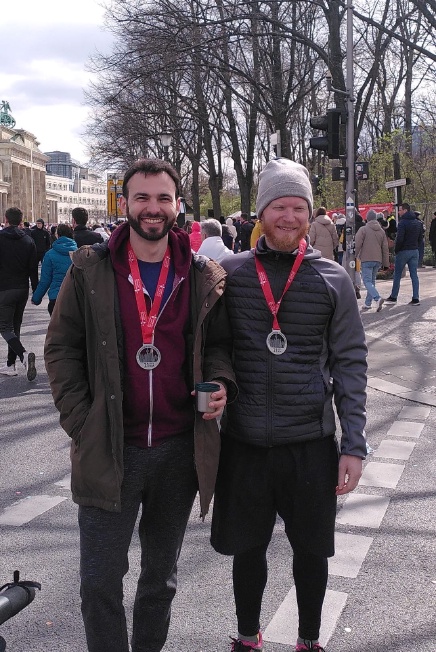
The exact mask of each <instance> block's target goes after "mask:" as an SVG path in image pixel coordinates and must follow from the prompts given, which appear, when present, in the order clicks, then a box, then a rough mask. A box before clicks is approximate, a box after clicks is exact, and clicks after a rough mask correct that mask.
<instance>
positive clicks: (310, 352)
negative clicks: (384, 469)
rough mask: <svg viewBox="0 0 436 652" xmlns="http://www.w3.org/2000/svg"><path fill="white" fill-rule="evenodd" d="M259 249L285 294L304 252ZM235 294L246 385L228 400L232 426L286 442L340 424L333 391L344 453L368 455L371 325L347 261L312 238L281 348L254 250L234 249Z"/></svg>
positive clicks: (286, 310)
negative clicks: (273, 344) (273, 345)
mask: <svg viewBox="0 0 436 652" xmlns="http://www.w3.org/2000/svg"><path fill="white" fill-rule="evenodd" d="M257 254H258V255H259V256H260V259H261V261H262V263H263V265H264V268H265V270H266V272H267V275H268V278H269V281H270V284H271V287H272V291H273V294H274V298H275V300H276V301H277V300H278V299H279V298H280V296H281V293H282V291H283V288H284V286H285V283H286V280H287V278H288V275H289V271H290V268H291V266H292V265H293V263H294V261H295V254H283V253H278V252H275V251H272V250H270V249H268V248H267V247H266V245H265V239H264V237H261V238H260V239H259V242H258V245H257ZM222 266H223V267H224V268H225V270H226V271H227V273H228V277H227V287H226V292H225V299H226V305H227V309H228V312H229V315H230V320H231V325H232V331H233V365H234V370H235V373H236V379H237V384H238V387H239V395H238V398H237V400H236V401H235V402H234V403H233V404H232V405H229V406H228V408H227V419H226V420H225V421H224V422H223V433H224V434H225V436H231V437H234V438H236V439H239V440H242V441H246V442H248V443H251V444H253V445H257V446H277V445H281V444H286V443H289V442H294V441H298V440H299V441H304V440H310V439H318V438H321V437H324V436H330V435H332V434H334V433H335V430H336V425H335V415H334V411H333V404H332V402H333V398H334V400H335V402H336V405H337V411H338V415H339V419H340V423H341V427H342V441H341V450H342V453H345V454H349V455H357V456H359V457H362V458H364V457H365V454H366V451H365V440H364V437H363V433H364V427H365V416H366V413H365V398H366V392H365V389H366V369H367V364H366V355H367V348H366V344H365V335H364V330H363V326H362V322H361V319H360V314H359V311H358V306H357V302H356V297H355V293H354V288H353V285H352V283H351V281H350V278H349V276H348V274H347V272H346V271H345V270H344V269H343V268H342V267H340V266H339V265H338V264H337V263H335V262H333V261H330V260H326V259H324V258H321V256H320V254H319V252H316V251H315V250H314V249H313V248H312V247H311V246H310V245H309V246H308V247H307V251H306V255H305V258H304V260H303V263H302V265H301V267H300V269H299V271H298V273H297V275H296V277H295V279H294V281H293V283H292V285H291V287H290V288H289V290H288V292H287V293H286V295H285V297H284V298H283V301H282V303H281V307H280V310H279V314H278V320H279V324H280V327H281V330H282V331H283V333H284V334H285V335H286V338H287V341H288V346H287V350H286V352H285V353H284V354H283V355H274V354H272V353H271V352H270V351H269V350H268V349H267V346H266V338H267V336H268V334H269V333H270V332H271V329H272V315H271V313H270V311H269V309H268V307H267V304H266V300H265V298H264V295H263V292H262V289H261V287H260V284H259V280H258V277H257V273H256V268H255V260H254V250H251V251H248V252H245V253H242V254H238V255H235V256H229V257H228V258H227V259H226V260H225V261H223V263H222Z"/></svg>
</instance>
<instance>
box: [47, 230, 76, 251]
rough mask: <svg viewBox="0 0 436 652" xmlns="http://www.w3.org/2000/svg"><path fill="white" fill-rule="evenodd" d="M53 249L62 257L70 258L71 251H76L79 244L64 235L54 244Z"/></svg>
mask: <svg viewBox="0 0 436 652" xmlns="http://www.w3.org/2000/svg"><path fill="white" fill-rule="evenodd" d="M52 249H54V250H55V251H56V252H57V253H58V254H61V255H62V256H69V255H70V251H76V249H77V244H76V241H75V240H72V238H67V236H66V235H63V236H61V237H60V238H58V239H57V240H55V241H54V242H53V244H52Z"/></svg>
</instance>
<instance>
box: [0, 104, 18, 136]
mask: <svg viewBox="0 0 436 652" xmlns="http://www.w3.org/2000/svg"><path fill="white" fill-rule="evenodd" d="M0 125H3V126H4V127H9V128H10V129H13V128H14V127H15V120H14V118H13V117H12V115H11V107H10V106H9V102H7V101H6V100H2V102H1V104H0Z"/></svg>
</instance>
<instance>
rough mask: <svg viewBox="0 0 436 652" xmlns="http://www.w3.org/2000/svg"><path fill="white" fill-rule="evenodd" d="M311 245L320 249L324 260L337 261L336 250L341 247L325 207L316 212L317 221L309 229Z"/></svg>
mask: <svg viewBox="0 0 436 652" xmlns="http://www.w3.org/2000/svg"><path fill="white" fill-rule="evenodd" d="M309 238H310V244H311V245H312V247H313V248H314V249H318V251H320V252H321V255H322V256H324V258H328V259H329V260H334V259H335V250H336V249H337V247H338V245H339V237H338V232H337V231H336V227H335V225H334V224H333V222H332V220H331V219H330V217H329V216H328V215H327V211H326V209H325V208H324V206H320V208H318V210H317V211H316V215H315V219H314V221H313V222H312V224H311V225H310V229H309Z"/></svg>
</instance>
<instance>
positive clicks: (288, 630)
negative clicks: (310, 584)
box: [263, 586, 347, 645]
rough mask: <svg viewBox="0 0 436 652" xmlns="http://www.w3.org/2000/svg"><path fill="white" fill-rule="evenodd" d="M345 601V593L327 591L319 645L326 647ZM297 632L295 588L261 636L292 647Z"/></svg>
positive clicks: (272, 641)
mask: <svg viewBox="0 0 436 652" xmlns="http://www.w3.org/2000/svg"><path fill="white" fill-rule="evenodd" d="M346 601H347V593H342V592H340V591H330V590H327V592H326V596H325V600H324V606H323V609H322V625H321V631H320V635H319V640H320V643H321V645H326V643H327V641H328V640H329V638H330V637H331V635H332V634H333V632H334V630H335V627H336V623H337V620H338V618H339V616H340V615H341V612H342V610H343V609H344V607H345V603H346ZM297 632H298V611H297V600H296V597H295V586H293V587H292V589H291V590H290V591H289V593H288V594H287V596H286V598H285V599H284V600H283V602H282V604H281V605H280V607H279V608H278V609H277V611H276V613H275V615H274V617H273V618H272V620H271V622H270V623H269V625H268V626H267V628H266V629H265V633H264V635H263V637H264V639H265V640H266V641H270V642H271V643H282V644H283V645H294V644H295V641H296V640H297Z"/></svg>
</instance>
